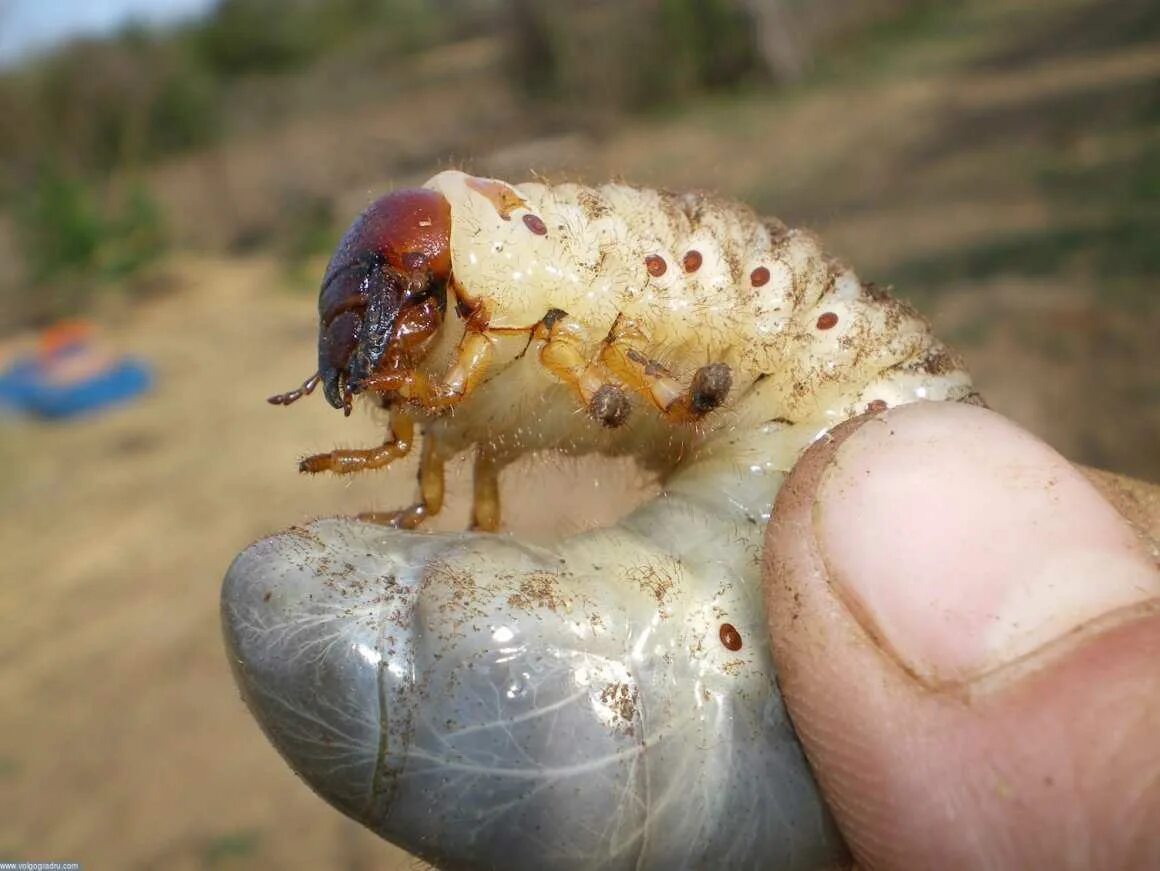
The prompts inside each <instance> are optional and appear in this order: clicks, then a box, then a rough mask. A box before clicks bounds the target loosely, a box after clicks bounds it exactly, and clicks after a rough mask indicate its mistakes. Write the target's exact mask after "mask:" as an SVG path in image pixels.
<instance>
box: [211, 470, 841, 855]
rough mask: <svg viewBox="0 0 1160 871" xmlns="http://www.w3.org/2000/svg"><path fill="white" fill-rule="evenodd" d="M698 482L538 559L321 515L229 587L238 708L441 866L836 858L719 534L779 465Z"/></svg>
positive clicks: (390, 832) (757, 618) (746, 574)
mask: <svg viewBox="0 0 1160 871" xmlns="http://www.w3.org/2000/svg"><path fill="white" fill-rule="evenodd" d="M771 474H772V473H771ZM760 477H763V476H759V478H760ZM693 483H694V484H696V486H695V487H691V489H690V492H691V491H692V490H696V492H697V495H696V497H695V498H693V497H692V496H690V498H688V499H685V498H683V497H682V494H681V492H680V482H679V481H677V482H676V485H675V486H674V488H673V489H672V490H670V492H669V494H668V496H667V497H666V498H665V499H661V500H656V501H655V502H653V503H650V504H649V505H646V506H644V507H643V508H642V509H640V510H638V511H637V512H636V513H635V514H634V515H632V516H631V517H629V518H628V519H627V520H626V521H624V522H623V523H622V524H620V525H618V526H616V527H612V528H610V529H603V530H596V531H594V532H591V533H585V534H583V535H579V536H575V537H573V538H570V539H567V540H565V541H563V542H561V543H559V544H558V545H556V546H554V547H553V548H551V549H546V548H533V547H530V546H527V545H523V544H519V543H517V542H515V541H513V540H511V539H507V538H502V537H497V536H494V535H473V534H462V533H461V534H445V535H416V534H414V533H408V532H404V531H399V530H392V529H385V528H383V527H381V526H374V525H370V524H366V523H361V522H358V521H354V520H337V519H336V520H322V521H317V522H315V523H312V524H310V525H309V526H307V527H305V528H301V529H295V530H291V531H288V532H284V533H281V534H279V535H276V536H273V537H271V538H268V539H265V540H263V541H260V542H258V543H257V544H254V545H253V546H251V547H250V548H249V549H247V550H246V551H245V552H243V553H242V554H241V555H240V556H239V557H238V558H237V560H236V561H235V562H234V564H233V566H232V567H231V568H230V571H229V574H228V575H227V577H226V581H225V586H224V589H223V594H222V617H223V623H224V630H225V636H226V641H227V647H228V650H229V656H230V660H231V663H232V665H233V668H234V673H235V676H236V678H237V681H238V684H239V686H240V687H241V690H242V694H243V696H244V698H245V700H246V703H247V704H248V705H249V707H250V710H251V711H252V712H253V714H254V716H255V717H256V718H257V719H258V721H259V722H260V723H261V725H262V728H263V729H264V731H265V733H266V735H267V736H268V737H269V739H270V740H271V741H272V742H273V744H274V745H275V746H276V747H277V748H278V750H279V751H280V752H281V753H282V755H283V756H284V757H285V758H286V761H287V762H288V763H289V764H290V765H291V767H293V768H294V770H295V771H297V772H298V773H299V774H300V775H301V776H302V777H303V778H304V779H305V780H306V782H307V783H308V784H310V786H311V787H313V788H314V790H315V791H317V792H318V793H319V794H320V795H322V796H323V797H325V798H326V799H327V800H328V801H330V802H331V803H332V804H333V805H334V806H336V807H337V808H339V809H340V810H342V811H343V812H344V813H346V814H348V815H350V816H351V817H354V818H355V819H357V820H359V821H360V822H362V823H363V824H365V825H366V826H368V827H370V828H371V829H373V830H374V831H376V832H377V833H379V834H380V835H382V836H383V837H384V838H387V839H389V840H391V841H393V842H394V843H396V844H398V845H399V846H401V847H403V848H405V849H407V850H409V851H411V852H413V853H415V854H417V855H419V856H422V857H424V858H426V859H428V860H429V861H432V862H434V863H436V864H437V865H440V866H441V867H452V868H472V869H475V868H479V869H482V868H666V869H667V868H705V867H720V868H749V867H754V868H756V867H761V868H816V867H821V866H824V865H827V864H829V863H832V862H834V861H835V860H837V859H839V858H841V857H842V856H843V855H844V847H843V846H842V844H841V842H840V840H839V838H838V836H837V834H836V832H835V829H834V828H833V825H832V822H831V820H830V817H829V815H828V813H827V812H826V810H825V808H824V806H823V805H822V802H821V799H820V797H819V795H818V792H817V789H816V787H815V785H814V782H813V779H812V777H811V775H810V773H809V771H808V769H807V767H806V764H805V760H804V758H803V756H802V753H801V750H800V747H799V745H798V743H797V740H796V737H795V736H794V734H793V731H792V729H791V726H790V723H789V720H788V718H787V716H786V714H785V710H784V708H783V707H782V703H781V698H780V696H779V694H778V691H777V686H776V683H775V680H774V675H773V668H772V661H771V657H770V652H769V647H768V643H767V642H766V640H765V631H766V630H765V628H764V622H765V621H764V616H763V613H762V609H761V606H760V591H759V589H758V584H757V570H756V565H757V562H756V559H755V556H754V552H753V548H745V547H739V548H731V549H728V550H726V551H724V552H723V551H721V549H720V547H719V542H720V541H721V539H722V536H723V527H722V524H725V526H726V527H727V528H728V531H729V533H730V534H731V535H733V536H734V540H736V536H737V535H742V534H745V531H746V530H749V529H754V528H757V529H758V531H757V533H756V537H755V539H754V541H755V542H756V543H757V545H758V551H757V552H758V553H759V542H760V528H759V527H755V526H754V524H753V522H752V520H748V519H741V520H738V518H736V517H729V516H728V514H727V513H724V512H722V511H721V510H720V509H721V507H722V505H724V504H725V503H726V502H728V504H731V505H738V504H740V503H741V502H743V501H745V500H747V499H752V500H756V502H757V503H758V504H761V503H762V502H764V504H765V505H766V509H765V510H766V511H768V502H767V501H766V500H768V498H769V497H768V495H763V494H769V493H771V492H772V491H773V490H774V489H776V480H772V479H771V478H770V477H765V479H764V480H753V481H747V482H746V484H744V485H738V486H737V487H734V488H731V490H730V492H729V493H724V492H722V494H721V499H722V500H723V501H722V502H721V503H720V504H716V505H713V504H709V503H708V501H707V497H706V495H705V488H704V486H703V485H700V484H699V483H697V482H693ZM745 488H747V489H745ZM676 541H680V543H681V549H682V550H683V552H684V555H683V556H682V558H681V559H680V560H674V558H673V557H672V556H671V555H670V554H671V552H672V550H673V548H674V543H675V542H676ZM725 623H728V629H729V631H728V632H726V630H725V628H724V627H723V624H725Z"/></svg>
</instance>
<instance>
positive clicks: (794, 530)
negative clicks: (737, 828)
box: [765, 403, 1160, 868]
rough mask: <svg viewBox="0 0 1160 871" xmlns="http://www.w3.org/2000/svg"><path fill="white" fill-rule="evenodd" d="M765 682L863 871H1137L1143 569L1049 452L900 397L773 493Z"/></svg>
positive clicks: (1156, 639)
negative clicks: (773, 666)
mask: <svg viewBox="0 0 1160 871" xmlns="http://www.w3.org/2000/svg"><path fill="white" fill-rule="evenodd" d="M773 516H774V518H775V519H774V521H773V522H771V524H770V528H769V531H768V534H767V541H766V576H765V583H766V595H767V598H768V605H769V614H770V630H771V633H772V637H773V644H774V654H775V657H776V659H777V665H778V673H779V681H780V683H781V686H782V690H783V693H784V695H785V699H786V703H787V705H788V707H789V710H790V713H791V716H792V717H793V721H794V724H795V726H796V728H797V730H798V732H799V735H800V736H801V738H802V742H803V745H804V746H805V748H806V752H807V755H808V756H809V759H810V762H811V764H812V765H813V767H814V769H815V772H816V774H817V776H818V779H819V783H820V785H821V787H822V790H823V793H824V794H825V796H826V799H827V801H828V802H829V803H830V805H831V807H832V808H833V810H834V813H835V816H836V817H837V819H838V822H839V825H840V826H841V827H842V829H843V833H844V835H845V836H846V838H847V839H848V842H849V844H850V846H851V849H852V850H853V852H854V854H855V855H856V856H857V858H858V860H859V861H860V863H862V864H864V865H866V866H868V867H883V868H922V867H939V868H947V867H1105V868H1112V867H1115V868H1126V867H1160V825H1158V821H1160V667H1158V666H1157V663H1160V572H1158V571H1157V566H1156V563H1155V560H1154V556H1153V554H1152V553H1151V552H1150V550H1149V546H1148V544H1147V543H1146V542H1145V541H1144V540H1143V539H1142V538H1141V536H1140V535H1139V534H1138V532H1137V531H1136V530H1135V529H1133V528H1132V527H1131V526H1130V525H1129V524H1127V523H1125V522H1124V521H1123V519H1122V518H1121V517H1120V516H1119V515H1118V514H1117V513H1116V512H1115V511H1114V510H1113V509H1112V507H1111V506H1110V505H1109V504H1108V503H1107V502H1106V501H1105V500H1104V499H1103V498H1102V497H1101V496H1100V495H1099V494H1098V493H1097V491H1096V490H1095V489H1094V488H1093V487H1092V486H1091V484H1090V483H1089V482H1088V481H1087V479H1086V478H1084V477H1083V476H1082V475H1081V474H1080V473H1079V472H1077V471H1076V470H1075V469H1074V468H1073V467H1072V466H1071V465H1069V464H1068V463H1067V462H1066V461H1065V460H1064V459H1063V458H1062V457H1060V456H1059V455H1058V454H1056V453H1055V452H1054V451H1052V450H1051V449H1050V448H1048V447H1047V446H1046V445H1044V444H1042V443H1041V442H1039V441H1037V440H1036V439H1034V438H1033V437H1031V436H1029V435H1028V434H1027V433H1025V432H1023V431H1022V430H1020V429H1018V428H1017V427H1015V426H1014V425H1013V424H1011V423H1009V422H1008V421H1006V420H1004V419H1003V418H1002V417H1000V416H998V415H996V414H994V413H992V412H989V411H986V410H983V409H979V408H975V407H971V406H965V405H950V404H942V403H937V404H936V403H921V404H917V405H913V406H906V407H903V408H900V409H897V410H893V411H890V412H886V413H885V414H882V415H878V416H876V417H872V418H862V419H859V420H857V421H853V422H851V423H850V424H847V425H845V426H844V427H841V428H839V430H837V431H835V433H834V434H833V436H832V437H831V438H828V439H826V440H824V441H822V442H819V443H818V444H816V445H815V446H814V447H813V448H812V449H811V450H810V451H809V452H808V453H807V454H806V456H805V457H804V458H803V460H802V462H801V463H799V465H798V467H797V468H796V469H795V470H794V472H793V474H792V475H791V476H790V478H789V479H788V480H787V482H786V485H785V486H784V487H783V489H782V491H781V494H780V495H779V497H778V502H777V505H776V506H775V509H774V514H773Z"/></svg>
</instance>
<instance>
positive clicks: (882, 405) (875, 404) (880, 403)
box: [866, 399, 887, 414]
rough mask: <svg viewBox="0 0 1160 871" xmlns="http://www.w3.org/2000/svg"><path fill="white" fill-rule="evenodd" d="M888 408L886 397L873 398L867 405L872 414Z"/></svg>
mask: <svg viewBox="0 0 1160 871" xmlns="http://www.w3.org/2000/svg"><path fill="white" fill-rule="evenodd" d="M886 408H887V405H886V400H885V399H872V400H870V402H869V403H867V405H866V410H867V411H868V412H870V413H871V414H877V413H878V412H880V411H885V410H886Z"/></svg>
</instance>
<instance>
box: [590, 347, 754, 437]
mask: <svg viewBox="0 0 1160 871" xmlns="http://www.w3.org/2000/svg"><path fill="white" fill-rule="evenodd" d="M600 360H601V362H603V363H604V365H605V366H607V367H608V369H609V371H611V372H612V373H613V374H615V375H616V377H617V378H619V379H620V380H622V381H623V382H624V383H625V384H627V385H629V386H630V387H631V388H632V389H634V390H636V391H638V392H639V393H641V394H642V395H644V396H645V397H646V398H648V399H650V400H651V401H652V402H653V404H654V405H656V407H657V408H658V409H660V411H661V413H662V414H664V416H665V417H667V418H668V419H669V420H670V421H672V422H673V423H688V422H690V421H695V420H700V419H701V418H702V417H704V416H705V415H706V414H708V413H709V412H710V411H712V410H713V409H715V408H717V407H718V406H719V405H721V403H723V402H724V401H725V397H726V396H727V395H728V394H729V388H730V387H732V386H733V373H732V372H731V371H730V369H729V366H728V365H726V364H725V363H710V364H709V365H707V366H702V367H701V368H700V369H698V370H697V371H696V372H694V373H693V377H692V379H691V380H690V382H689V384H688V385H687V386H686V385H683V384H681V383H680V382H679V381H677V380H676V379H675V378H674V377H673V376H672V373H671V372H669V370H668V369H667V368H665V366H663V365H662V364H661V363H659V362H657V361H656V360H650V359H649V358H648V357H646V356H645V355H644V354H642V353H641V352H640V351H638V350H636V349H635V348H633V347H632V346H631V345H630V344H628V342H626V341H625V340H624V339H623V338H621V337H620V336H613V335H610V336H609V338H608V339H606V340H605V342H604V345H603V347H602V348H601V351H600Z"/></svg>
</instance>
